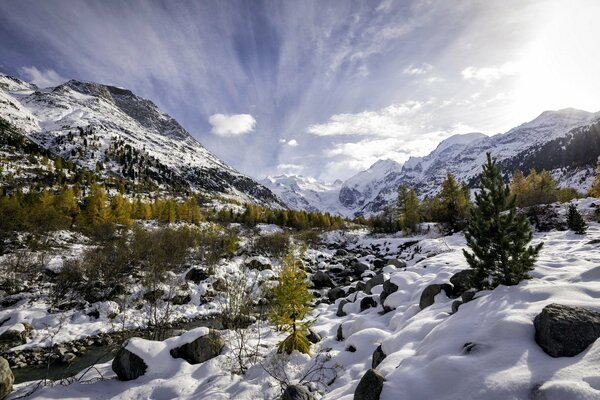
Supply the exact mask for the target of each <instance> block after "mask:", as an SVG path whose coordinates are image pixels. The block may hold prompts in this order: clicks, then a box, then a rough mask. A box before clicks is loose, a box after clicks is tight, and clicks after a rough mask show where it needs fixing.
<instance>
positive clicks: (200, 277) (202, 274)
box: [185, 268, 210, 284]
mask: <svg viewBox="0 0 600 400" xmlns="http://www.w3.org/2000/svg"><path fill="white" fill-rule="evenodd" d="M209 277H210V275H209V274H208V272H207V271H205V270H203V269H202V268H192V269H190V270H189V271H188V272H187V274H185V279H186V280H188V281H192V282H194V283H196V284H198V283H200V282H202V281H204V280H206V279H208V278H209Z"/></svg>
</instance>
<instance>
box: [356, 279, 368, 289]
mask: <svg viewBox="0 0 600 400" xmlns="http://www.w3.org/2000/svg"><path fill="white" fill-rule="evenodd" d="M365 286H366V284H365V283H364V282H363V281H359V282H356V291H357V292H364V291H365Z"/></svg>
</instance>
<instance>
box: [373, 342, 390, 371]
mask: <svg viewBox="0 0 600 400" xmlns="http://www.w3.org/2000/svg"><path fill="white" fill-rule="evenodd" d="M386 357H387V355H386V354H385V353H384V352H383V349H382V348H381V345H379V346H377V348H376V349H375V351H374V352H373V358H372V361H371V366H372V368H377V366H379V364H381V362H382V361H383V360H384V359H385V358H386Z"/></svg>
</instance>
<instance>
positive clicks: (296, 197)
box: [260, 175, 346, 215]
mask: <svg viewBox="0 0 600 400" xmlns="http://www.w3.org/2000/svg"><path fill="white" fill-rule="evenodd" d="M260 183H261V184H263V185H264V186H266V187H268V188H269V189H271V191H272V192H273V193H275V194H276V195H277V196H278V197H279V198H280V199H282V200H283V202H284V203H285V204H286V205H287V206H288V207H289V208H291V209H293V210H307V211H329V212H335V213H338V214H342V215H344V212H345V211H346V210H345V208H344V206H343V205H342V204H341V203H340V201H339V193H340V188H341V186H342V181H341V180H336V181H335V182H333V183H325V182H322V181H319V180H316V179H314V178H309V177H304V176H302V175H278V176H269V177H267V178H265V179H263V180H261V181H260Z"/></svg>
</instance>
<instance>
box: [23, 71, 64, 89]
mask: <svg viewBox="0 0 600 400" xmlns="http://www.w3.org/2000/svg"><path fill="white" fill-rule="evenodd" d="M20 72H21V75H23V77H24V78H25V79H26V80H27V81H28V82H31V83H34V84H35V85H37V86H38V87H40V88H46V87H52V86H58V85H60V84H61V83H64V82H66V81H68V79H67V78H64V77H62V76H60V75H59V74H58V72H56V71H55V70H53V69H46V70H43V71H40V70H39V69H37V68H36V67H34V66H29V67H22V68H21V69H20Z"/></svg>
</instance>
